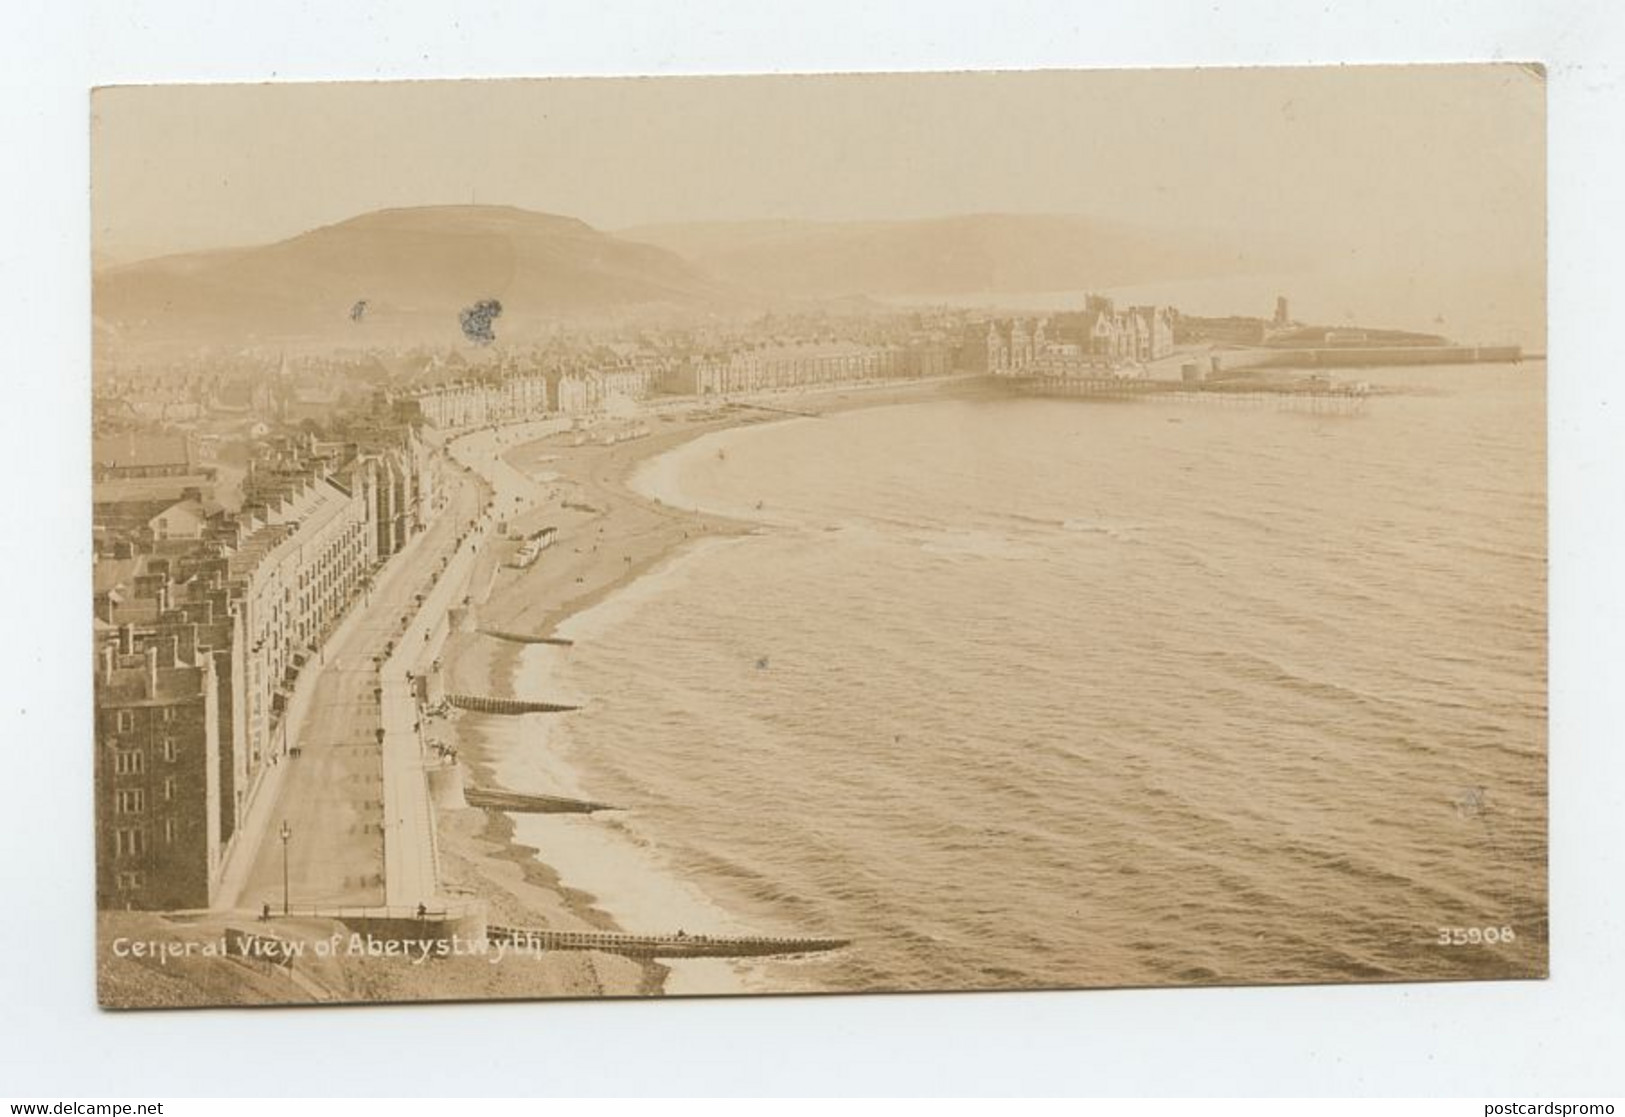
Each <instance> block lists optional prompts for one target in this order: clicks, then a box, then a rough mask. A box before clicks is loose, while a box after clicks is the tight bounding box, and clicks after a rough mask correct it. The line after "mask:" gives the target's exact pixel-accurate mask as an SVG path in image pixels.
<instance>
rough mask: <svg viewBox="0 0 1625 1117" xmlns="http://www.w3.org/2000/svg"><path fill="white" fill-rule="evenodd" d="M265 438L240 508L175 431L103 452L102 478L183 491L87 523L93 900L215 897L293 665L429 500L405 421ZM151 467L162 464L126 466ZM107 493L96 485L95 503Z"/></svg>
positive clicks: (427, 472) (425, 464)
mask: <svg viewBox="0 0 1625 1117" xmlns="http://www.w3.org/2000/svg"><path fill="white" fill-rule="evenodd" d="M121 437H122V436H121ZM160 440H162V441H160ZM165 446H168V447H169V449H164V447H165ZM261 450H262V452H261V453H260V455H259V456H257V457H256V458H255V459H254V461H253V462H252V463H251V468H250V469H249V471H248V475H247V476H246V478H245V479H244V480H243V482H242V492H241V504H240V506H239V507H238V508H236V509H235V510H229V509H227V508H226V507H225V506H224V505H222V504H221V503H220V502H219V501H218V500H216V499H215V494H214V493H213V492H212V491H211V489H210V488H209V486H208V484H207V482H208V481H209V480H212V478H208V477H204V478H203V480H204V481H205V484H203V485H198V484H196V483H195V482H197V481H198V480H199V475H198V474H197V473H196V472H194V471H193V470H194V468H195V467H194V466H192V465H191V464H190V463H189V461H188V460H186V459H185V458H183V456H182V453H181V452H180V451H178V450H177V449H176V448H175V443H174V441H173V438H172V437H170V436H154V439H153V443H152V445H149V446H147V447H144V448H143V452H142V454H141V455H140V456H139V458H138V459H129V458H125V459H114V458H101V459H99V460H98V463H97V472H98V480H97V481H96V482H95V484H96V487H97V488H98V489H103V490H105V489H106V488H107V487H108V486H117V485H127V484H129V483H131V482H134V481H141V482H143V483H145V484H146V485H148V486H149V490H148V491H147V492H145V493H144V494H143V498H142V500H143V502H144V501H146V500H150V498H151V495H152V490H151V488H150V487H151V486H154V485H157V484H161V483H163V482H166V481H167V482H169V483H170V484H180V485H183V486H185V487H184V488H183V489H182V491H180V492H179V493H178V494H175V495H176V496H177V499H175V500H174V501H173V502H171V503H169V504H167V505H165V506H164V507H162V508H160V509H159V510H158V511H157V512H155V513H154V514H153V515H152V516H151V517H150V518H148V519H147V520H146V521H145V522H141V521H139V520H138V519H137V518H135V517H132V516H130V515H128V514H124V515H121V516H111V517H104V518H102V519H100V520H99V521H98V523H97V525H96V526H97V532H98V535H97V540H96V547H97V557H96V563H95V567H94V572H93V593H94V611H95V619H94V629H95V706H96V754H95V775H96V816H97V827H96V832H97V858H96V863H97V872H96V880H97V902H98V904H99V906H101V907H105V908H150V909H161V910H174V909H183V908H198V907H206V906H208V905H209V904H210V903H211V902H212V901H213V899H214V896H215V890H216V888H217V887H218V884H219V875H220V871H221V868H222V866H223V864H224V861H225V858H226V855H227V853H228V851H229V849H230V848H231V843H232V842H233V840H234V839H235V838H236V836H237V834H238V832H239V828H240V826H241V823H242V821H243V819H244V817H245V816H246V814H247V812H248V810H249V809H250V807H251V805H252V803H253V800H254V796H255V792H256V790H257V789H258V787H259V786H260V781H261V780H262V779H263V777H264V775H265V773H266V772H267V771H268V769H269V767H270V766H272V765H274V764H277V763H279V762H280V760H281V758H282V757H283V756H284V755H285V754H286V751H287V748H288V741H287V739H286V736H287V735H286V721H285V718H286V716H287V713H288V705H289V701H290V698H291V696H292V693H293V688H294V685H295V683H296V682H297V680H298V679H299V677H300V674H301V672H302V671H304V670H305V669H306V668H307V666H308V665H309V663H310V661H311V660H312V659H313V658H315V657H317V656H318V655H319V653H320V649H321V647H322V645H323V644H324V642H325V641H326V640H327V638H328V637H329V635H330V634H331V632H332V630H333V629H334V628H335V627H336V626H337V625H338V624H339V623H340V621H341V620H342V619H343V617H344V615H345V614H346V612H347V611H348V609H349V608H350V607H351V606H352V605H353V603H354V602H355V600H356V599H357V598H358V597H359V596H360V595H361V594H362V593H364V591H365V588H366V587H367V585H368V584H369V583H370V581H371V579H372V577H373V575H374V571H375V570H376V569H377V567H378V565H379V564H380V563H381V562H383V561H385V560H387V559H388V558H389V557H390V556H391V555H392V554H394V553H395V552H397V551H399V550H400V549H401V548H402V547H403V546H404V545H405V543H406V542H407V540H408V539H409V538H410V537H411V536H412V535H413V534H415V533H416V532H418V531H420V530H421V529H422V528H423V527H424V526H425V525H426V523H427V521H428V519H429V518H430V517H431V515H432V513H433V509H434V504H435V499H436V494H435V485H434V481H433V473H434V466H433V463H432V460H431V459H430V456H429V454H428V452H427V449H426V448H425V447H424V446H423V444H422V443H421V441H420V440H419V439H418V438H417V436H416V434H415V433H414V432H412V431H411V430H410V429H409V428H407V429H404V430H401V431H397V432H396V434H395V438H394V442H393V444H387V443H385V444H374V445H370V446H359V445H356V444H337V443H323V442H320V441H318V440H316V439H315V438H313V437H311V436H308V435H306V436H302V437H288V438H285V439H282V440H278V441H275V442H273V443H270V444H268V445H266V446H264V447H262V448H261ZM121 452H123V451H122V448H121ZM165 459H173V460H168V461H167V462H166V461H165ZM137 461H139V464H135V463H136V462H137ZM158 468H167V469H168V472H167V473H164V474H160V475H158V476H146V477H126V476H122V475H121V474H122V472H123V471H125V470H129V469H139V470H143V471H150V470H153V469H158ZM117 503H118V502H117V501H114V500H112V499H110V498H109V496H108V494H107V493H106V492H103V493H101V494H99V499H98V502H97V505H96V507H97V508H98V509H103V508H106V507H109V506H112V505H116V504H117Z"/></svg>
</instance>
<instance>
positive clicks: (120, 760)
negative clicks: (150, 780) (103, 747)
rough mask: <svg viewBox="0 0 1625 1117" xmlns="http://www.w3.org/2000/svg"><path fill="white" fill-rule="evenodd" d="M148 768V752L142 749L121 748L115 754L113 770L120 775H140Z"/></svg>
mask: <svg viewBox="0 0 1625 1117" xmlns="http://www.w3.org/2000/svg"><path fill="white" fill-rule="evenodd" d="M145 770H146V754H145V753H143V752H141V750H140V749H119V750H118V751H117V752H115V753H114V754H113V771H114V773H115V774H117V775H120V776H139V775H140V774H141V773H142V772H144V771H145Z"/></svg>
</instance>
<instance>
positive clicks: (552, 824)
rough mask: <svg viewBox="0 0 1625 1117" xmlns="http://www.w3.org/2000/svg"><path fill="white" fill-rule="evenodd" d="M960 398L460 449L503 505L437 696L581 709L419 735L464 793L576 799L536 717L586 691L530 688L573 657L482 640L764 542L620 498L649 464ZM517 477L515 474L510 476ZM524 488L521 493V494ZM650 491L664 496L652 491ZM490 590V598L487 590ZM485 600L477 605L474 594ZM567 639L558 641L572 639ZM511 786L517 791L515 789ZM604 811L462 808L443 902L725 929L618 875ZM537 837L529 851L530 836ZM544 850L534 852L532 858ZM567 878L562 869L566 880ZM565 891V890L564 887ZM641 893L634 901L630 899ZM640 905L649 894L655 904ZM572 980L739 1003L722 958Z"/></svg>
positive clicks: (608, 990) (648, 502)
mask: <svg viewBox="0 0 1625 1117" xmlns="http://www.w3.org/2000/svg"><path fill="white" fill-rule="evenodd" d="M956 390H962V386H961V385H960V384H959V383H958V382H956V381H926V382H905V383H896V384H881V385H873V386H863V387H851V386H848V387H844V388H842V389H840V390H839V391H827V392H809V393H797V394H775V395H772V396H766V397H754V398H752V399H750V400H743V399H741V400H737V401H734V402H733V403H731V404H728V405H717V404H708V405H704V406H702V405H700V404H697V403H695V404H690V405H686V406H682V407H681V408H680V409H679V408H673V409H672V410H669V411H664V412H660V413H651V414H646V415H643V416H640V417H639V418H637V419H635V420H620V421H615V420H604V421H601V422H600V423H599V424H598V425H597V426H596V427H594V428H592V429H591V430H590V431H589V432H587V435H588V437H583V436H582V434H581V433H580V432H559V433H553V434H547V435H544V436H543V437H540V438H534V437H532V436H531V435H532V433H533V432H525V431H514V430H504V429H497V430H492V431H482V432H478V433H476V434H473V435H469V436H465V437H464V438H463V439H460V440H458V441H457V443H456V444H455V445H454V447H453V450H454V453H455V454H456V455H457V456H458V457H459V458H460V459H461V460H462V461H464V462H468V463H471V464H473V465H474V466H475V467H476V468H477V470H478V471H479V472H480V473H481V474H482V475H484V476H485V477H486V479H487V480H488V481H491V482H493V484H494V495H493V498H492V501H493V506H494V508H495V514H496V515H498V517H499V519H500V518H502V517H501V514H502V513H503V512H504V511H505V507H504V505H505V504H508V502H510V501H511V502H512V504H511V505H508V506H509V507H512V508H514V509H516V510H519V509H523V508H524V506H525V505H526V504H529V503H530V501H531V500H532V499H534V500H536V503H535V505H534V506H533V507H530V508H528V510H519V511H517V514H515V515H513V516H511V517H508V518H507V520H506V523H507V532H508V536H509V538H508V539H503V540H499V541H498V544H497V548H498V549H497V551H496V552H495V554H494V555H493V556H492V567H493V570H492V573H491V574H489V575H484V574H483V573H482V575H481V576H480V577H477V578H476V592H475V594H474V595H473V596H474V601H473V606H474V608H473V611H472V613H473V619H472V624H471V625H469V626H466V628H467V629H469V630H465V631H461V632H457V633H455V634H453V635H452V636H451V637H450V638H449V639H448V641H447V644H446V647H445V650H444V653H443V657H442V658H443V670H444V672H445V683H446V689H447V691H448V692H449V693H460V694H480V695H491V696H501V697H510V696H511V697H521V698H526V699H537V700H545V701H561V702H567V703H574V702H578V701H579V702H582V703H583V704H584V705H585V706H586V707H587V708H585V709H583V710H580V711H577V712H573V713H567V714H543V715H525V716H523V717H519V718H510V717H503V716H501V715H488V714H477V713H469V712H466V711H464V712H458V713H456V714H454V715H452V716H451V717H450V718H448V719H445V720H437V721H436V722H435V723H434V729H433V730H432V732H431V736H434V737H438V738H439V739H441V740H443V741H444V742H445V743H447V744H448V745H450V746H452V747H454V748H455V749H456V750H457V755H458V759H459V761H460V762H461V763H462V764H463V766H464V776H465V783H466V785H467V786H468V787H478V788H482V789H503V790H512V791H521V792H532V793H543V794H554V795H564V796H572V797H574V796H577V795H579V794H580V790H579V788H578V787H577V786H576V784H575V778H574V773H572V772H571V771H570V770H569V768H568V767H567V765H565V764H564V763H563V762H562V761H561V760H560V758H558V757H557V756H554V755H552V754H551V753H550V751H549V747H548V741H547V736H548V733H547V724H548V719H551V718H557V717H590V716H591V709H590V706H591V699H592V696H591V695H571V694H568V693H564V694H560V693H558V692H557V691H556V690H554V691H553V692H552V693H535V689H536V688H542V689H552V687H553V684H552V682H551V678H550V674H549V672H548V670H547V667H546V664H547V663H548V662H549V661H550V660H557V659H559V658H560V657H567V656H568V655H569V649H568V648H567V647H555V646H551V645H537V644H526V643H522V642H519V641H516V640H513V639H504V638H500V637H495V636H492V635H490V633H492V632H500V633H503V634H507V635H517V636H524V637H538V636H548V637H552V636H555V635H559V629H560V626H561V625H563V624H564V622H565V621H566V620H567V619H569V618H572V617H577V616H580V615H581V614H583V613H584V612H586V611H587V610H589V609H591V608H592V607H594V606H596V605H600V604H602V603H606V602H607V601H608V600H609V599H610V598H611V597H612V596H613V595H615V594H616V593H617V592H618V591H620V590H622V589H624V588H625V587H627V586H629V585H631V584H632V583H634V582H637V581H639V580H640V579H642V578H644V577H645V576H646V575H649V574H651V573H652V572H654V571H656V570H657V568H659V567H661V566H662V565H664V564H667V563H669V562H671V561H672V560H673V559H674V558H676V557H677V556H679V555H680V554H682V553H684V552H685V548H693V547H697V546H699V545H702V544H703V543H704V542H705V541H707V540H712V541H720V540H726V539H728V538H731V537H737V536H739V535H742V534H745V533H749V532H755V531H763V530H772V529H771V528H770V527H763V525H761V524H760V523H746V522H743V521H740V520H731V519H726V518H723V517H719V516H714V515H708V514H702V513H698V512H694V511H685V510H682V509H679V508H675V507H672V506H671V505H669V504H666V503H662V502H661V501H659V500H657V499H652V498H650V497H647V496H644V495H640V494H639V493H638V492H636V491H634V489H633V488H632V487H631V486H630V481H631V480H632V478H633V476H634V474H635V473H636V472H637V471H638V470H639V469H640V467H643V466H644V463H646V462H649V461H651V460H652V459H655V458H657V457H658V456H659V455H661V454H664V453H666V452H667V451H669V450H672V449H674V448H676V447H677V446H680V445H682V444H683V443H686V442H688V441H690V440H692V439H695V438H698V437H701V436H703V435H706V434H709V433H712V432H715V431H720V430H725V429H729V428H733V427H739V426H743V425H749V424H757V423H768V422H782V421H787V420H791V419H796V418H797V417H798V415H799V414H801V413H810V414H827V413H830V412H834V411H839V410H847V409H851V408H857V407H876V406H884V405H888V404H895V403H907V402H917V401H922V400H926V399H932V398H936V397H938V396H940V395H942V394H944V393H949V392H954V391H956ZM642 430H646V431H647V433H646V434H641V435H640V436H639V437H635V438H626V439H625V440H622V441H617V442H613V443H611V444H608V445H605V444H603V441H602V440H603V438H604V436H605V435H606V434H611V433H613V432H621V433H623V434H625V433H627V432H636V431H642ZM515 473H517V474H518V475H522V478H521V477H516V476H515ZM527 484H528V485H531V486H534V488H533V489H532V490H531V491H530V492H528V493H527V492H523V489H522V486H524V485H527ZM643 487H646V488H652V489H654V490H656V491H669V486H668V485H666V484H665V483H664V482H663V481H658V482H657V483H656V484H654V485H652V486H643ZM544 527H553V528H556V529H557V537H556V542H555V543H554V544H553V545H552V546H551V547H550V548H548V549H547V550H545V551H543V552H542V554H541V557H540V559H539V560H538V561H536V562H535V563H534V565H532V566H530V567H529V568H526V569H517V568H514V567H511V566H507V565H502V564H504V563H505V562H506V560H507V559H508V558H509V557H510V556H511V555H512V554H513V553H515V552H517V550H518V547H519V543H518V542H517V541H516V540H517V538H523V537H524V536H526V535H528V534H530V533H533V532H536V531H539V530H541V529H542V528H544ZM487 585H488V590H485V589H484V587H485V586H487ZM482 590H483V591H484V592H482ZM567 633H568V630H566V633H565V634H564V635H567ZM505 778H506V779H507V780H508V781H512V782H520V781H523V782H524V784H525V786H518V787H513V786H509V783H507V782H504V781H505ZM612 817H613V816H606V815H604V814H598V815H595V816H586V815H564V816H561V815H542V816H518V818H517V820H516V818H515V817H514V816H510V815H509V814H507V813H505V812H501V811H495V810H489V811H488V810H484V809H480V808H469V809H464V810H452V811H447V810H442V811H440V812H439V823H438V824H439V829H440V849H441V858H442V869H443V872H444V876H445V884H446V885H447V887H448V889H451V890H457V891H465V890H466V891H468V892H473V893H476V894H478V895H480V896H481V897H483V898H484V899H486V900H487V902H488V903H489V905H490V919H491V922H493V923H504V924H516V925H520V926H530V927H548V928H565V929H588V928H592V929H601V930H638V931H648V930H656V929H664V930H668V931H669V930H673V929H676V927H678V926H681V925H683V924H682V923H681V922H680V921H681V920H683V919H685V918H686V919H689V920H691V922H690V923H688V926H689V927H690V929H704V930H707V931H713V932H721V931H726V930H731V929H735V928H733V927H731V926H730V923H729V921H728V918H727V916H726V914H725V913H721V912H717V911H708V910H706V907H707V905H706V904H705V902H704V900H703V898H701V897H699V896H698V895H697V894H691V893H689V892H688V891H686V890H685V889H684V886H683V884H682V882H678V881H651V880H650V879H649V875H648V872H647V866H629V865H628V864H626V863H624V862H625V861H626V860H627V859H626V858H623V857H622V856H619V855H614V854H613V852H612V847H611V846H610V845H609V844H608V843H607V841H604V840H599V839H598V837H597V834H596V832H597V831H607V830H610V829H612V828H613V822H604V821H600V820H604V819H606V818H612ZM527 833H528V834H542V835H545V838H543V837H537V838H533V839H532V840H533V841H534V842H535V843H536V844H527V842H526V841H525V840H524V836H525V835H526V834H527ZM538 846H545V847H546V848H538ZM563 866H568V867H569V871H566V872H562V873H561V871H560V867H563ZM566 878H568V883H567V882H566ZM640 893H642V894H640ZM650 893H652V894H650ZM627 913H632V917H633V918H637V919H641V920H650V919H661V918H662V917H665V918H666V921H667V922H670V923H671V924H672V926H670V927H651V926H639V927H625V926H621V925H620V922H619V921H618V919H617V916H620V917H622V918H623V919H624V918H626V915H627ZM575 957H576V958H577V959H581V960H590V961H586V962H584V964H583V965H582V966H581V967H580V969H579V971H578V972H574V973H570V974H563V973H561V974H559V975H558V976H559V979H560V988H559V989H557V990H556V992H554V993H553V995H557V996H594V995H598V996H602V995H608V996H638V995H657V994H661V993H667V992H679V993H680V992H699V991H706V992H733V991H742V990H741V989H738V988H736V987H735V986H734V985H733V983H732V982H731V981H730V976H729V974H728V971H727V963H725V962H718V961H713V960H704V961H696V962H683V963H678V964H676V968H678V969H681V970H685V971H691V973H690V974H689V975H688V977H689V979H688V980H674V979H672V974H671V968H670V967H667V966H664V965H661V964H658V963H649V964H639V963H635V962H633V961H630V960H628V959H624V958H617V957H611V956H607V955H597V954H590V955H577V956H575Z"/></svg>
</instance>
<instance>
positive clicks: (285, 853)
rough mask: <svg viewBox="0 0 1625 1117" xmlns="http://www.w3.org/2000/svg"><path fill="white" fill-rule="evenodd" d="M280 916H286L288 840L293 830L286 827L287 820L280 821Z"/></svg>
mask: <svg viewBox="0 0 1625 1117" xmlns="http://www.w3.org/2000/svg"><path fill="white" fill-rule="evenodd" d="M280 837H281V838H282V914H283V915H287V914H288V839H289V838H291V837H293V830H292V828H291V827H289V826H288V820H287V819H283V820H282V833H281V834H280Z"/></svg>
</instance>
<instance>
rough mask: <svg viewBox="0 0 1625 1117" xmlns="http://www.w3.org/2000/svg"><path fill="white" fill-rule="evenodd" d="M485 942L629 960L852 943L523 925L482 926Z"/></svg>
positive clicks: (816, 950) (801, 950)
mask: <svg viewBox="0 0 1625 1117" xmlns="http://www.w3.org/2000/svg"><path fill="white" fill-rule="evenodd" d="M485 933H486V938H487V939H489V940H490V941H492V942H504V943H508V944H509V945H512V946H517V947H519V948H521V949H523V950H531V951H542V950H597V951H602V952H603V953H605V954H620V955H624V956H626V957H628V958H766V957H771V956H774V955H792V954H822V953H825V952H827V951H831V950H841V949H843V948H845V947H848V946H850V945H852V942H851V940H850V939H828V938H775V937H769V936H761V935H743V936H722V935H690V934H685V933H684V932H682V931H679V932H677V933H676V934H671V935H629V934H624V933H620V932H614V931H537V930H530V929H527V928H524V927H500V926H491V927H488V928H486V932H485Z"/></svg>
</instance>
